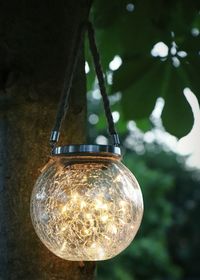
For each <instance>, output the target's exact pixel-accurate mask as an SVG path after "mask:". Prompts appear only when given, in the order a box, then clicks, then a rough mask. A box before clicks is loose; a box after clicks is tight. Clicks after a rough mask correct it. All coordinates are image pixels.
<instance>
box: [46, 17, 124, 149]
mask: <svg viewBox="0 0 200 280" xmlns="http://www.w3.org/2000/svg"><path fill="white" fill-rule="evenodd" d="M86 29H87V31H88V39H89V46H90V51H91V53H92V57H93V62H94V67H95V72H96V75H97V79H98V83H99V89H100V92H101V96H102V99H103V105H104V111H105V114H106V118H107V123H108V130H109V133H110V135H111V137H112V141H113V145H114V146H119V145H120V141H119V136H118V134H117V132H116V129H115V125H114V121H113V116H112V113H111V109H110V102H109V98H108V95H107V93H106V87H105V80H104V76H103V70H102V67H101V63H100V55H99V52H98V49H97V45H96V41H95V32H94V28H93V26H92V23H91V22H87V23H86V24H83V25H82V26H81V27H80V29H79V31H78V32H77V35H76V40H75V44H74V46H72V50H71V52H72V58H73V59H72V64H71V65H68V67H67V71H66V79H65V81H64V86H63V91H62V94H61V97H60V102H59V106H58V111H57V115H56V119H55V124H54V127H53V129H52V131H51V136H50V144H51V146H52V148H53V147H54V146H55V144H56V143H57V142H58V139H59V135H60V132H59V131H60V128H61V125H62V122H63V120H64V118H65V116H66V113H67V110H68V99H69V94H70V91H71V87H72V82H73V77H74V74H75V71H76V67H77V63H78V59H79V55H80V50H81V46H82V43H83V38H84V33H85V30H86Z"/></svg>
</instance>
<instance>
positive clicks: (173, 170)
mask: <svg viewBox="0 0 200 280" xmlns="http://www.w3.org/2000/svg"><path fill="white" fill-rule="evenodd" d="M183 160H184V159H183V158H181V157H178V156H177V155H176V154H174V153H172V152H164V151H163V149H162V148H161V146H158V145H157V144H151V145H150V144H148V145H147V146H146V152H145V154H143V155H140V156H139V155H137V154H136V153H135V152H133V151H126V154H125V157H124V162H125V164H126V165H127V166H128V167H129V168H130V169H131V170H132V172H133V173H134V174H135V176H136V177H137V179H138V181H139V182H140V185H141V188H142V192H143V196H144V205H145V212H144V217H143V221H142V225H141V228H140V230H139V232H138V234H137V236H136V238H135V240H134V241H133V243H132V244H131V245H130V246H129V247H128V248H127V249H126V250H125V251H124V252H123V253H121V254H120V255H119V256H117V257H115V258H114V259H111V260H108V261H104V262H100V263H98V277H97V279H98V280H110V279H112V280H133V279H134V280H143V279H148V280H151V279H152V280H165V279H170V280H175V279H182V280H183V279H184V280H186V279H187V280H191V279H196V280H197V279H200V267H199V259H200V251H199V250H198V248H199V245H200V244H199V234H200V224H199V223H198V215H199V213H200V204H199V202H200V189H199V183H200V178H199V176H200V174H199V173H198V172H196V171H191V170H187V168H186V167H185V165H184V163H183Z"/></svg>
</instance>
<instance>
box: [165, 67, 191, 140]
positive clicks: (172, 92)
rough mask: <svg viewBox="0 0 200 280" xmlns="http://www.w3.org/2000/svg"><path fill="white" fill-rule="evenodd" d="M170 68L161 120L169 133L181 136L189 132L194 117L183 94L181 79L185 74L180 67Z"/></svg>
mask: <svg viewBox="0 0 200 280" xmlns="http://www.w3.org/2000/svg"><path fill="white" fill-rule="evenodd" d="M171 70H172V71H171V75H170V79H169V84H168V87H167V89H166V93H165V96H164V98H165V106H164V109H163V112H162V120H163V125H164V127H165V128H166V130H167V131H168V132H169V133H171V134H173V135H175V136H177V137H178V138H181V137H183V136H184V135H186V134H187V133H189V131H190V130H191V128H192V125H193V121H194V119H193V114H192V110H191V108H190V105H189V103H188V102H187V100H186V98H185V96H184V94H183V89H184V85H185V82H186V81H183V77H184V76H185V77H186V75H185V74H184V75H183V73H181V72H182V69H179V68H173V69H171Z"/></svg>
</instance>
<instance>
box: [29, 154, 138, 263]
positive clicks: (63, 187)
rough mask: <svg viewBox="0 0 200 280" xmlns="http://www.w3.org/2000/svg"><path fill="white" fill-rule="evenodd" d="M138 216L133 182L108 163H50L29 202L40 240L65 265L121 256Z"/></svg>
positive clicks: (123, 169)
mask: <svg viewBox="0 0 200 280" xmlns="http://www.w3.org/2000/svg"><path fill="white" fill-rule="evenodd" d="M142 214H143V200H142V194H141V191H140V188H139V185H138V183H137V180H136V179H135V177H134V176H133V175H132V174H131V172H130V171H129V170H128V169H127V168H126V167H125V166H124V165H123V164H122V163H121V162H120V161H119V160H117V159H115V158H112V159H111V158H110V157H109V158H108V157H101V158H96V157H90V158H89V160H88V157H87V158H84V157H81V160H80V161H78V160H77V157H76V158H70V160H69V159H68V158H67V157H65V158H59V159H58V158H57V159H55V160H54V161H53V162H52V161H50V162H49V164H47V166H46V168H44V169H43V172H42V174H41V176H40V177H39V178H38V180H37V182H36V185H35V187H34V190H33V194H32V199H31V217H32V221H33V225H34V227H35V230H36V232H37V234H38V236H39V237H40V239H41V240H42V242H43V243H44V244H45V245H46V246H47V247H48V248H49V250H51V251H52V252H53V253H54V254H56V255H57V256H59V257H61V258H64V259H67V260H75V261H80V260H104V259H108V258H111V257H113V256H115V255H117V254H119V253H120V252H121V251H122V250H124V249H125V248H126V247H127V246H128V245H129V244H130V242H131V241H132V240H133V238H134V236H135V234H136V232H137V230H138V228H139V225H140V222H141V218H142Z"/></svg>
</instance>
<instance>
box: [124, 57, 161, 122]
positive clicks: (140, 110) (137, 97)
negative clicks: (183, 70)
mask: <svg viewBox="0 0 200 280" xmlns="http://www.w3.org/2000/svg"><path fill="white" fill-rule="evenodd" d="M163 63H164V62H162V61H158V60H155V61H154V65H153V66H152V67H151V69H150V70H149V71H148V72H146V73H144V74H143V76H142V77H140V78H139V79H138V80H137V81H136V82H135V83H134V84H133V85H132V86H130V87H129V88H128V89H126V90H125V91H123V93H122V110H123V113H124V117H125V118H126V119H127V120H130V119H134V120H138V119H143V118H148V117H149V115H150V114H151V112H152V110H153V108H154V106H155V102H156V100H157V98H158V97H159V96H160V95H161V94H160V93H161V92H160V89H161V84H162V80H163V76H164V73H163V70H164V68H163V65H162V64H163Z"/></svg>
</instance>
